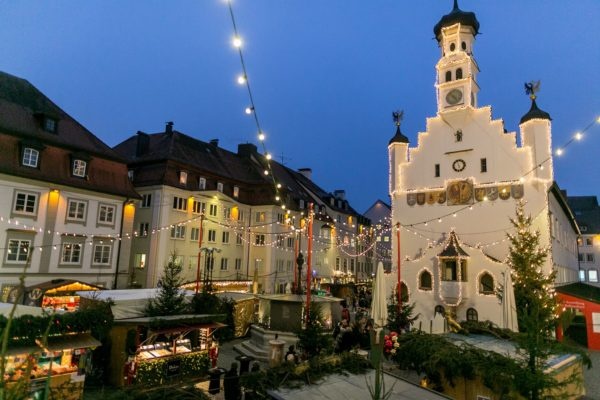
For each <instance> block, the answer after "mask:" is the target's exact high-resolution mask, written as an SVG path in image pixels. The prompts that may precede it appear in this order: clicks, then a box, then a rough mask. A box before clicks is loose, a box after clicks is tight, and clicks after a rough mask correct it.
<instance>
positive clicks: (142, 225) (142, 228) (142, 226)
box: [138, 222, 150, 237]
mask: <svg viewBox="0 0 600 400" xmlns="http://www.w3.org/2000/svg"><path fill="white" fill-rule="evenodd" d="M148 229H150V224H149V223H148V222H142V223H140V230H139V231H138V235H140V236H142V237H146V236H148Z"/></svg>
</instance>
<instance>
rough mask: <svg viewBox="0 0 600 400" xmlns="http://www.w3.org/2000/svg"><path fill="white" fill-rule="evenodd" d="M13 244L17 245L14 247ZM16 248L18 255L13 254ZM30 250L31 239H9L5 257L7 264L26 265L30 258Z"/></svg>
mask: <svg viewBox="0 0 600 400" xmlns="http://www.w3.org/2000/svg"><path fill="white" fill-rule="evenodd" d="M13 243H15V244H16V245H13ZM15 248H16V250H17V251H16V253H13V252H12V249H15ZM30 248H31V240H30V239H8V245H7V248H6V257H5V260H6V262H7V263H10V264H25V263H26V262H27V258H28V256H29V249H30ZM13 255H14V256H13Z"/></svg>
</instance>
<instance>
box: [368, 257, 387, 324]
mask: <svg viewBox="0 0 600 400" xmlns="http://www.w3.org/2000/svg"><path fill="white" fill-rule="evenodd" d="M371 318H373V323H374V324H375V327H376V328H377V327H379V328H383V327H384V326H386V325H387V319H388V310H387V288H386V284H385V276H384V274H383V263H382V262H379V263H378V264H377V274H376V275H375V281H374V282H373V297H372V300H371Z"/></svg>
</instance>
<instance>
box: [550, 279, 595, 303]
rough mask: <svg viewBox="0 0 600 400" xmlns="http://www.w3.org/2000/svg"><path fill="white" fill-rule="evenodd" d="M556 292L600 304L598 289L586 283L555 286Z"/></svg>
mask: <svg viewBox="0 0 600 400" xmlns="http://www.w3.org/2000/svg"><path fill="white" fill-rule="evenodd" d="M556 291H557V292H558V293H562V294H568V295H571V296H574V297H577V298H580V299H583V300H587V301H591V302H593V303H598V304H600V287H597V286H593V285H588V284H587V283H583V282H575V283H569V284H567V285H563V286H557V287H556Z"/></svg>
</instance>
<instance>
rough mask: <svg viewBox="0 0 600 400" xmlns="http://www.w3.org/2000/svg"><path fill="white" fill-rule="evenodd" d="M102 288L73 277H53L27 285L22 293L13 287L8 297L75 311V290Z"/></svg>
mask: <svg viewBox="0 0 600 400" xmlns="http://www.w3.org/2000/svg"><path fill="white" fill-rule="evenodd" d="M102 289H104V288H102V287H100V286H96V285H91V284H89V283H85V282H81V281H76V280H73V279H53V280H51V281H48V282H42V283H36V284H35V285H31V286H27V287H25V288H24V289H23V293H19V289H18V288H15V289H14V291H13V292H11V294H10V295H9V297H10V298H12V299H14V298H15V297H17V296H19V301H18V302H19V303H20V304H24V305H27V306H33V307H42V308H44V309H47V310H56V311H75V310H77V309H78V308H79V296H78V295H77V293H76V292H78V291H82V290H85V291H97V290H102ZM21 294H22V296H21Z"/></svg>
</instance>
